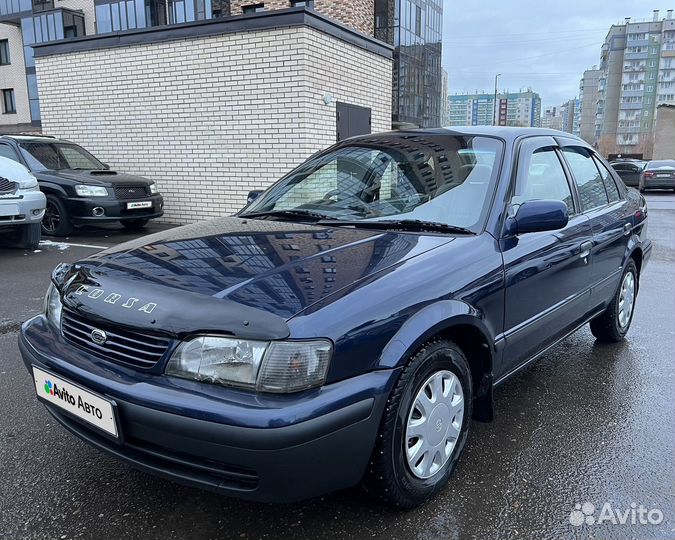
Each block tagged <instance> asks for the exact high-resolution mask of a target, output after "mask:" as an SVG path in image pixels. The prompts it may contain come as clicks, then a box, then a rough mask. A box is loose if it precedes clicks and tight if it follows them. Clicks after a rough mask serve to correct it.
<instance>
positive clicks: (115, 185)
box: [0, 135, 164, 236]
mask: <svg viewBox="0 0 675 540" xmlns="http://www.w3.org/2000/svg"><path fill="white" fill-rule="evenodd" d="M0 156H3V157H7V158H10V159H13V160H14V161H18V162H19V163H21V164H22V165H25V166H26V167H28V168H29V169H30V171H31V172H32V173H33V174H34V175H35V177H36V178H37V179H38V182H39V184H40V189H41V190H42V192H43V193H44V194H45V195H46V197H47V209H46V212H45V217H44V219H43V220H42V231H43V233H44V234H48V235H53V236H66V235H68V234H70V233H71V232H72V230H73V227H77V226H82V225H87V224H98V223H113V222H116V221H119V222H120V223H122V225H124V227H125V228H127V229H130V230H140V229H142V228H143V227H145V225H147V223H148V221H149V220H150V219H152V218H157V217H160V216H161V215H162V214H163V213H164V212H163V207H164V199H163V198H162V196H161V195H160V194H159V191H158V189H157V185H156V184H155V182H154V181H152V180H148V179H147V178H143V177H140V176H132V175H129V174H123V173H118V172H115V171H111V170H110V167H108V166H107V165H106V164H104V163H101V162H100V161H99V160H98V159H96V158H95V157H94V156H92V155H91V154H90V153H89V152H87V151H86V150H85V149H84V148H82V147H81V146H78V145H77V144H75V143H72V142H70V141H66V140H62V139H56V138H54V137H48V136H38V135H3V136H0Z"/></svg>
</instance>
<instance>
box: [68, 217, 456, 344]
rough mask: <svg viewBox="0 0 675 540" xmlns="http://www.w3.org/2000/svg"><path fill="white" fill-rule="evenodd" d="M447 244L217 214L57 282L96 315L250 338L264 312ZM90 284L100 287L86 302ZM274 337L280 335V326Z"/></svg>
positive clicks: (298, 304)
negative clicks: (231, 333)
mask: <svg viewBox="0 0 675 540" xmlns="http://www.w3.org/2000/svg"><path fill="white" fill-rule="evenodd" d="M450 241H452V238H451V237H448V236H441V235H423V234H412V233H400V232H385V231H373V230H359V229H355V228H350V227H334V226H331V227H329V226H317V225H304V224H298V223H285V222H278V221H263V220H252V219H242V218H223V219H218V220H213V221H207V222H201V223H197V224H193V225H187V226H184V227H179V228H176V229H171V230H168V231H164V232H161V233H157V234H153V235H150V236H147V237H145V238H141V239H138V240H135V241H132V242H128V243H125V244H121V245H119V246H116V247H115V248H112V249H109V250H106V251H103V252H101V253H99V254H97V255H95V256H93V257H91V258H89V259H85V260H83V261H81V262H79V263H77V264H76V265H73V266H72V267H69V268H67V270H66V271H65V272H64V273H65V275H62V276H61V278H60V279H61V281H62V282H63V283H64V284H65V285H64V286H63V287H62V288H63V289H64V301H65V302H66V304H67V305H70V306H71V307H73V308H74V309H78V310H80V311H85V312H87V313H88V314H89V315H92V316H94V317H96V316H99V317H101V318H104V319H106V320H115V321H117V322H121V323H128V324H129V325H131V326H136V327H143V328H151V327H152V326H153V325H154V327H155V328H156V329H162V330H164V331H167V332H171V333H175V334H181V333H187V332H195V331H205V330H220V331H223V330H232V331H233V332H235V334H236V335H247V336H249V337H251V332H253V330H254V328H253V327H256V328H258V327H262V326H264V325H265V324H268V325H272V323H273V321H272V320H271V319H267V322H265V320H263V319H265V317H270V316H274V317H275V318H277V319H279V320H283V321H286V320H288V319H290V318H291V317H293V316H294V315H296V314H298V313H299V312H301V311H302V310H304V309H306V308H307V307H309V306H311V305H312V304H314V303H316V302H319V301H321V302H324V303H326V302H330V301H332V299H334V298H335V299H336V298H339V297H340V296H342V295H343V294H347V292H348V291H350V290H353V287H350V286H351V285H353V284H354V283H356V282H358V281H360V280H362V279H365V278H367V277H368V276H372V275H373V274H375V273H383V272H387V271H388V270H391V269H393V268H395V267H396V266H398V265H399V264H401V263H403V262H404V261H406V260H408V259H410V258H412V257H415V256H416V255H419V254H421V253H424V252H426V251H428V250H430V249H434V248H436V247H438V246H440V245H442V244H445V243H447V242H450ZM94 289H100V290H103V291H104V292H101V293H95V294H94V296H95V295H96V294H98V297H96V298H90V296H92V292H91V291H92V290H94ZM78 291H79V294H77V293H78ZM111 294H112V295H113V296H110V295H111ZM392 294H395V291H392ZM117 295H119V298H118V297H117ZM130 298H131V299H132V300H135V301H132V300H129V299H130ZM358 301H367V299H359V300H358ZM125 303H126V304H130V308H126V306H125ZM146 305H149V306H150V307H148V308H146V309H145V310H143V309H142V308H143V307H144V306H146ZM150 308H152V309H150ZM235 319H236V320H235ZM244 321H245V322H248V323H249V325H248V328H245V327H244V326H243V322H244ZM232 325H234V326H236V328H232ZM284 326H285V323H284ZM273 333H274V335H275V336H276V335H280V336H281V337H284V336H283V335H281V334H283V333H284V330H283V329H282V328H281V327H279V328H278V329H277V330H275V332H273Z"/></svg>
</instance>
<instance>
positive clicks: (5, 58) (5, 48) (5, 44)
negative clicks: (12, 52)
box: [0, 39, 11, 66]
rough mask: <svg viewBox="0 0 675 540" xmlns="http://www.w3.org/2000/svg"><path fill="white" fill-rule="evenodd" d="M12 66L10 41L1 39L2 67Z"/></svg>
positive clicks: (0, 60)
mask: <svg viewBox="0 0 675 540" xmlns="http://www.w3.org/2000/svg"><path fill="white" fill-rule="evenodd" d="M9 64H11V62H10V59H9V40H7V39H0V66H7V65H9Z"/></svg>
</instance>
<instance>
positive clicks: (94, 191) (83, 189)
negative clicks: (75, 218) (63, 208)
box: [75, 184, 108, 197]
mask: <svg viewBox="0 0 675 540" xmlns="http://www.w3.org/2000/svg"><path fill="white" fill-rule="evenodd" d="M75 193H77V194H78V195H79V196H80V197H107V196H108V190H107V189H106V188H104V187H103V186H87V185H85V184H81V185H79V186H75Z"/></svg>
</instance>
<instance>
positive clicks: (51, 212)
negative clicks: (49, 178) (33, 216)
mask: <svg viewBox="0 0 675 540" xmlns="http://www.w3.org/2000/svg"><path fill="white" fill-rule="evenodd" d="M71 232H73V225H72V224H71V223H70V215H69V214H68V210H67V209H66V205H65V204H63V201H62V200H61V199H60V198H59V197H58V196H57V195H47V208H46V209H45V215H44V217H43V218H42V234H46V235H49V236H68V235H69V234H70V233H71Z"/></svg>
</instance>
